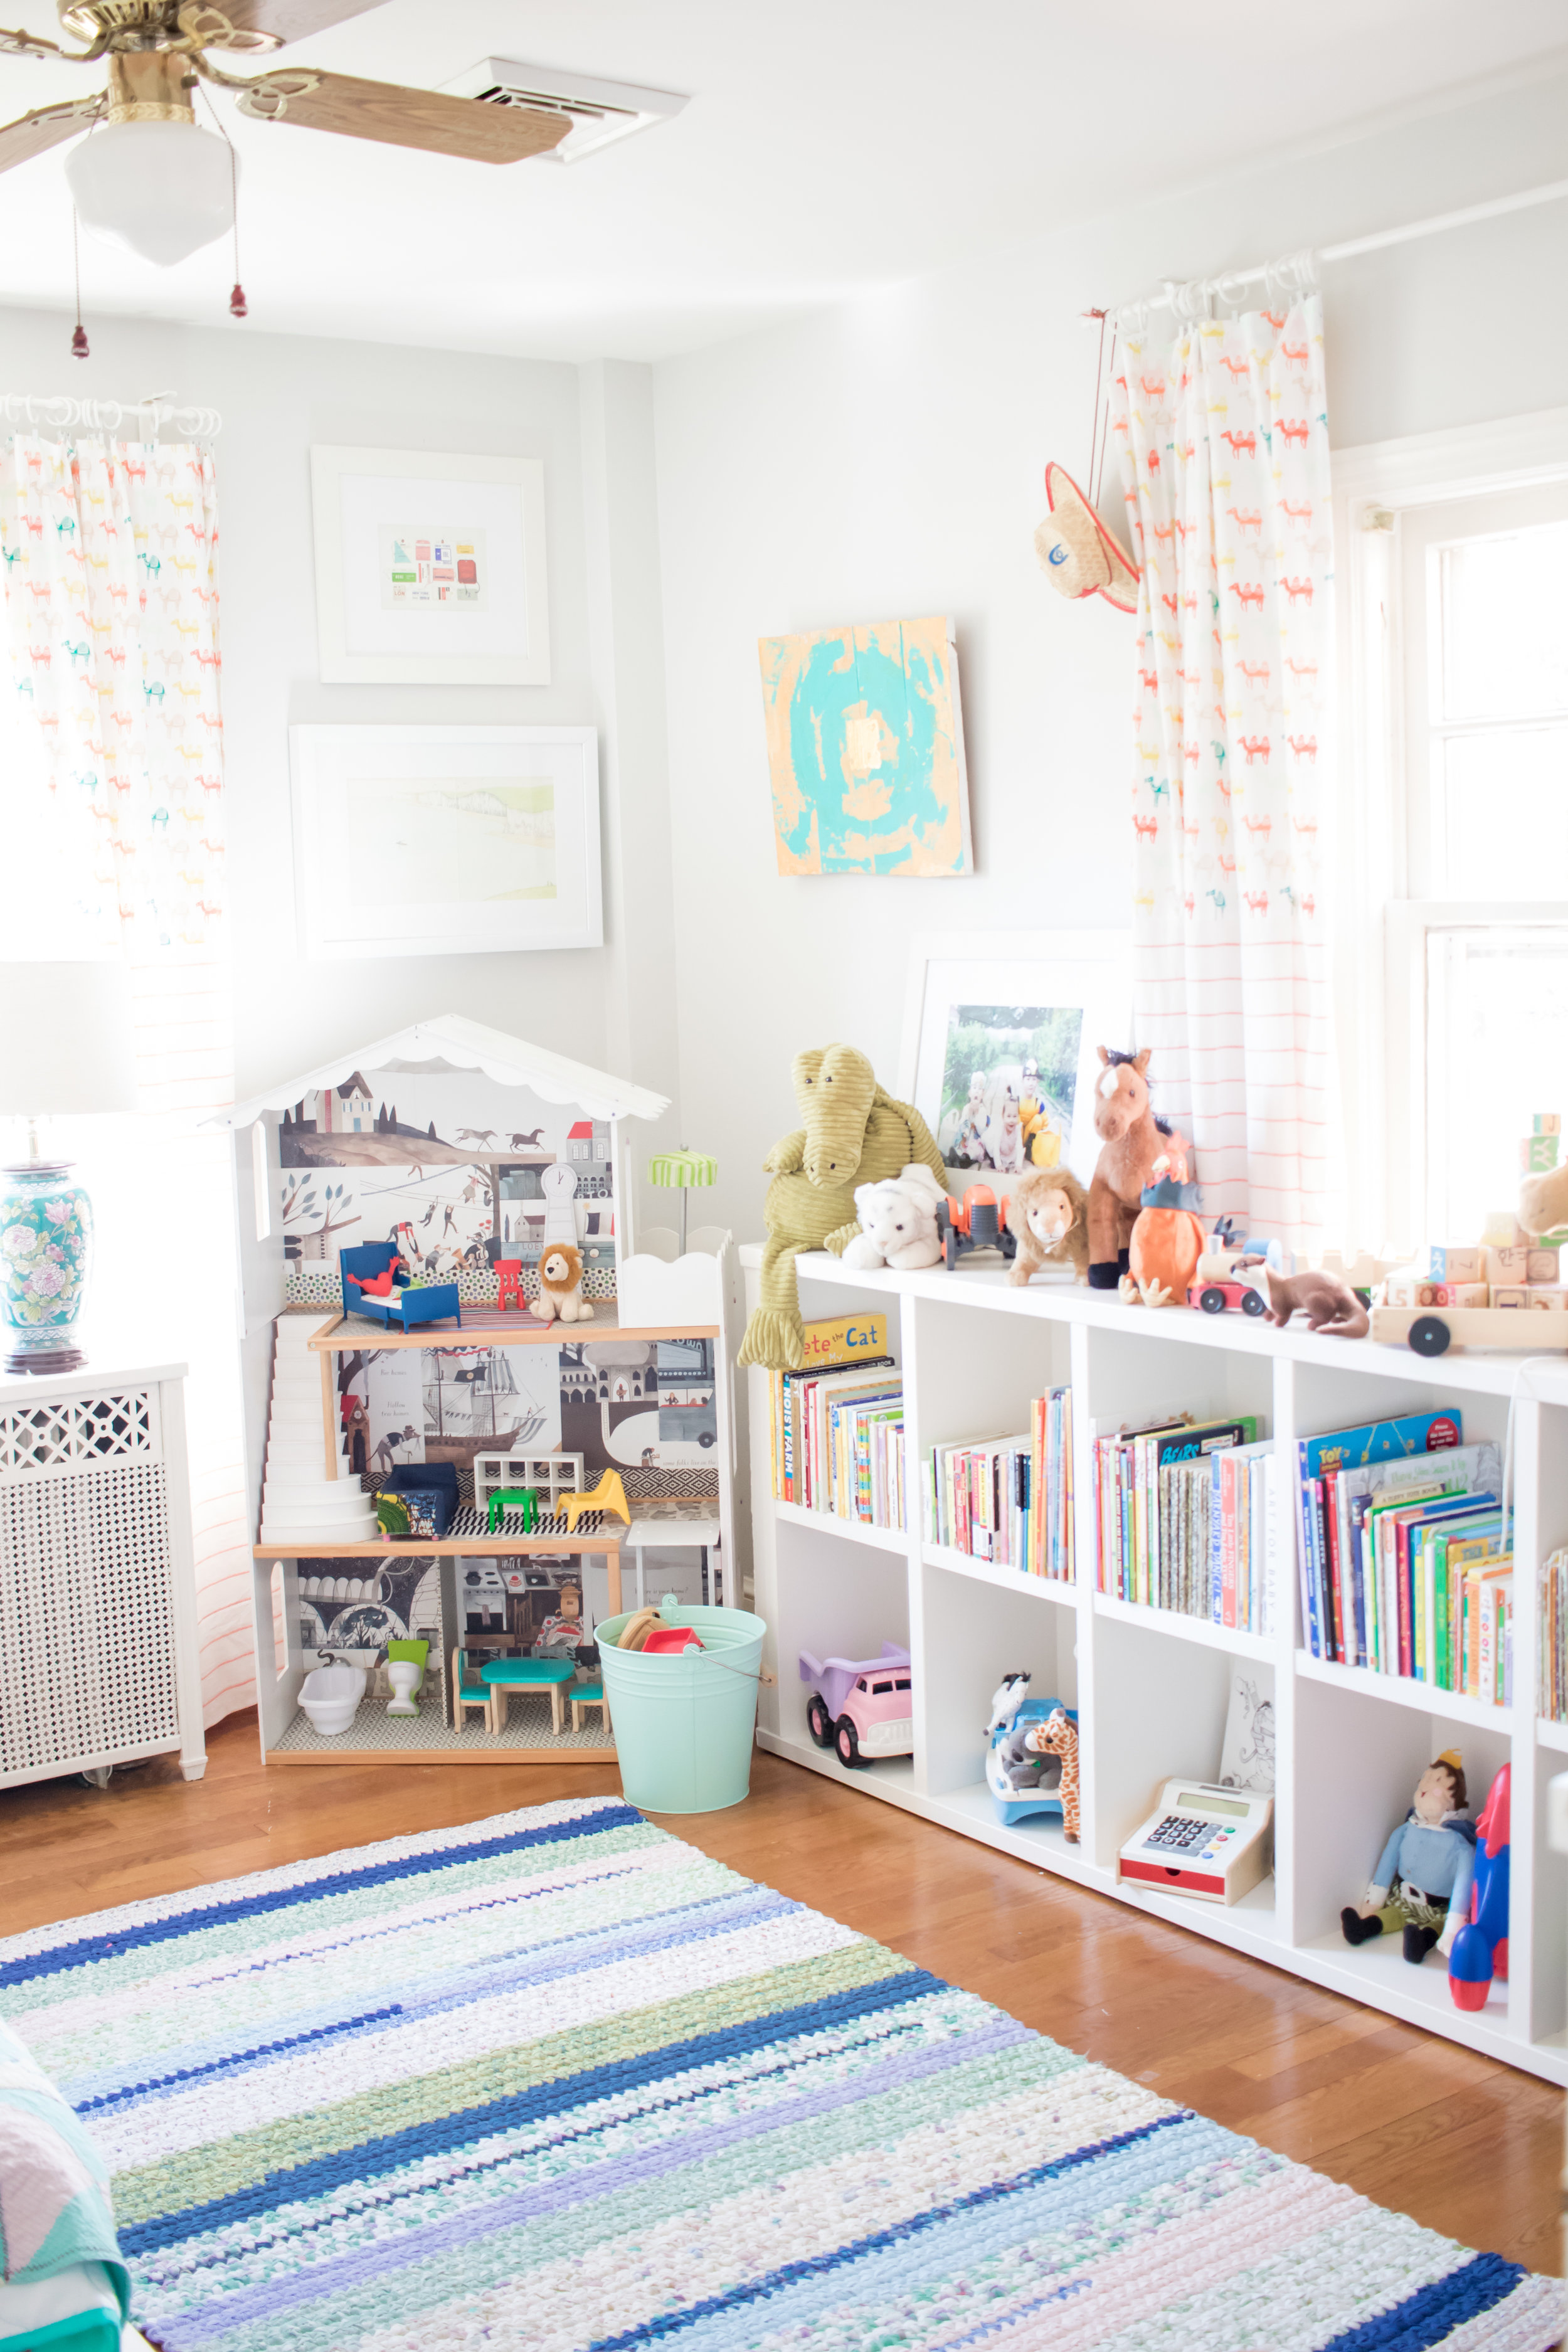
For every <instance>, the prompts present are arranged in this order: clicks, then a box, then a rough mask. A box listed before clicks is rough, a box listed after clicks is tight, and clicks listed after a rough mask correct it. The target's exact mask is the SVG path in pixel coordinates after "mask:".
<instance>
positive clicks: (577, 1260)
mask: <svg viewBox="0 0 1568 2352" xmlns="http://www.w3.org/2000/svg"><path fill="white" fill-rule="evenodd" d="M531 1312H532V1313H533V1314H535V1315H537V1316H538V1318H539V1319H540V1321H541V1322H542V1323H553V1322H555V1321H557V1320H559V1321H561V1322H563V1323H591V1322H592V1321H593V1319H594V1310H593V1308H592V1307H590V1306H589V1304H588V1302H587V1300H586V1299H585V1298H584V1296H583V1253H582V1251H581V1250H577V1249H574V1248H573V1247H572V1245H571V1244H570V1243H568V1242H552V1244H550V1247H549V1248H548V1249H547V1250H546V1251H545V1253H544V1255H543V1256H542V1258H541V1259H540V1261H539V1296H538V1297H537V1298H536V1299H535V1300H534V1301H533V1305H532V1307H531Z"/></svg>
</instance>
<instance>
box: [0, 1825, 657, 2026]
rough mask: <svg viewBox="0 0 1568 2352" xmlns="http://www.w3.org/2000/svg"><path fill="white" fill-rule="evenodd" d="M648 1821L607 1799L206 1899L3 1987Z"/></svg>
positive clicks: (91, 1939) (6, 1980)
mask: <svg viewBox="0 0 1568 2352" xmlns="http://www.w3.org/2000/svg"><path fill="white" fill-rule="evenodd" d="M645 1826H646V1824H645V1823H644V1821H643V1817H642V1815H641V1814H640V1813H639V1812H637V1811H634V1809H633V1808H632V1807H631V1806H630V1805H606V1806H605V1809H604V1811H602V1812H597V1813H583V1814H579V1815H578V1816H577V1818H576V1819H575V1820H574V1821H570V1822H545V1823H544V1825H543V1827H542V1828H541V1829H536V1830H513V1831H512V1832H510V1834H509V1835H507V1836H506V1837H497V1838H479V1839H477V1840H476V1841H475V1843H473V1844H472V1845H459V1846H450V1845H447V1846H438V1847H437V1848H435V1849H434V1850H433V1851H432V1852H431V1853H410V1854H401V1855H399V1856H398V1858H397V1860H396V1861H395V1862H373V1863H367V1864H364V1865H363V1867H362V1868H360V1869H358V1870H344V1871H340V1872H338V1873H337V1874H336V1875H335V1876H333V1877H330V1878H312V1879H307V1880H306V1881H304V1882H303V1883H302V1884H301V1885H298V1886H275V1887H269V1888H268V1891H267V1893H266V1894H265V1895H242V1896H241V1897H240V1898H239V1900H238V1901H237V1902H234V1903H206V1904H202V1905H200V1906H197V1907H196V1908H195V1909H193V1910H190V1911H177V1912H175V1913H174V1915H173V1916H171V1917H169V1918H167V1919H148V1920H145V1921H144V1922H143V1923H142V1926H141V1927H122V1928H121V1929H120V1930H119V1931H118V1933H117V1934H115V1935H112V1936H83V1937H78V1938H77V1940H76V1941H75V1942H73V1943H69V1944H53V1945H51V1946H50V1947H49V1948H48V1949H47V1951H42V1952H34V1953H29V1954H28V1955H27V1957H26V1958H24V1959H19V1960H5V1961H3V1962H0V1991H3V1990H6V1989H7V1988H9V1987H10V1986H12V1985H22V1984H33V1983H36V1982H37V1979H39V1978H40V1977H50V1976H58V1975H60V1974H62V1973H63V1972H64V1970H66V1969H74V1968H79V1967H81V1966H82V1964H83V1963H84V1962H85V1961H88V1960H99V1959H102V1958H105V1957H106V1956H107V1955H108V1954H110V1953H112V1954H113V1955H114V1957H115V1958H117V1959H118V1958H121V1955H122V1954H124V1953H126V1952H134V1951H141V1950H145V1949H146V1948H148V1947H149V1946H150V1945H153V1944H167V1943H171V1942H173V1941H174V1939H175V1937H180V1936H194V1935H196V1934H199V1933H200V1931H201V1930H202V1929H203V1928H204V1927H227V1926H229V1925H231V1924H232V1923H233V1922H234V1921H235V1920H237V1919H255V1918H258V1917H260V1916H263V1915H264V1914H265V1913H268V1912H281V1911H292V1910H295V1909H297V1908H298V1907H299V1906H300V1905H301V1904H306V1903H321V1902H324V1901H326V1900H328V1899H329V1898H330V1897H331V1896H332V1895H354V1894H357V1893H359V1892H360V1890H361V1889H362V1888H364V1887H367V1886H388V1885H393V1884H394V1883H395V1882H396V1881H397V1880H399V1879H408V1878H427V1877H430V1876H432V1875H434V1874H435V1873H436V1872H437V1871H441V1870H452V1869H458V1868H461V1867H462V1865H463V1864H466V1863H470V1862H492V1861H494V1860H495V1859H496V1858H497V1856H498V1855H500V1854H506V1853H522V1852H524V1851H525V1850H526V1849H527V1848H529V1847H531V1846H547V1845H559V1844H562V1843H564V1842H565V1841H566V1840H568V1839H570V1838H580V1837H596V1836H597V1835H598V1833H599V1832H600V1831H601V1830H611V1829H632V1828H636V1829H642V1828H643V1827H645Z"/></svg>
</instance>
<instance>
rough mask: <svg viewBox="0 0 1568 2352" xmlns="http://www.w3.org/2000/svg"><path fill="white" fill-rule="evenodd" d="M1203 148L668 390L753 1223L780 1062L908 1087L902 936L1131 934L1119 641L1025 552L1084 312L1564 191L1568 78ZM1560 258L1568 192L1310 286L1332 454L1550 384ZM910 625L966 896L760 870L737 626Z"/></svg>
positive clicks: (697, 1083)
mask: <svg viewBox="0 0 1568 2352" xmlns="http://www.w3.org/2000/svg"><path fill="white" fill-rule="evenodd" d="M1194 135H1195V136H1206V137H1208V138H1209V140H1210V142H1211V144H1210V147H1209V150H1208V154H1209V156H1212V157H1215V159H1216V162H1215V167H1214V168H1213V169H1212V170H1205V155H1204V154H1202V153H1194V180H1197V179H1200V178H1203V177H1208V178H1209V179H1210V182H1211V184H1209V185H1207V186H1205V187H1200V188H1198V189H1196V190H1195V191H1194V193H1192V194H1188V195H1186V196H1184V197H1182V198H1180V199H1179V200H1175V201H1172V202H1167V203H1164V204H1161V205H1146V206H1142V207H1141V208H1139V209H1137V210H1135V211H1131V212H1128V213H1126V214H1124V215H1119V216H1116V217H1113V218H1110V219H1105V220H1101V221H1097V222H1094V223H1091V224H1089V225H1088V226H1084V227H1081V228H1079V229H1075V230H1072V231H1068V232H1063V233H1060V234H1058V235H1056V236H1040V237H1037V238H1034V239H1031V240H1028V241H1024V242H1020V243H1019V244H1017V245H1016V246H1013V247H1009V248H1008V249H1006V250H1005V251H1003V252H998V253H994V254H992V255H990V256H988V257H985V258H984V260H982V261H973V262H970V263H967V264H965V265H964V266H963V267H962V268H952V269H949V270H944V271H942V272H941V273H938V274H933V275H929V276H925V277H920V278H912V279H911V280H910V281H909V282H908V283H907V284H905V285H902V286H900V287H899V288H897V289H893V290H890V291H889V292H887V293H886V294H884V295H882V296H880V297H879V298H878V299H874V300H868V301H866V302H864V303H861V304H859V305H858V306H856V307H855V308H853V309H850V310H841V311H837V312H834V313H832V314H827V315H824V316H822V317H819V318H817V319H815V320H809V321H807V322H806V323H805V324H803V325H799V326H795V327H791V328H786V329H781V330H779V331H776V332H773V333H769V334H760V335H752V336H750V337H747V338H746V339H744V340H742V341H736V342H733V343H731V344H728V345H725V346H722V347H721V348H719V349H717V350H709V351H704V352H696V353H693V354H691V355H690V356H689V357H686V358H682V359H679V360H673V361H669V362H665V363H663V364H662V365H661V366H660V367H659V368H658V370H657V372H656V392H655V399H656V415H657V427H658V472H659V526H660V534H661V540H662V546H663V554H664V567H665V571H664V577H665V637H666V648H667V666H668V710H669V748H670V776H671V787H670V791H671V824H672V849H673V874H674V890H675V919H676V926H677V931H678V935H679V940H680V955H679V974H680V996H679V1027H680V1047H681V1055H680V1080H681V1083H680V1100H681V1110H682V1118H683V1123H684V1126H685V1129H686V1130H687V1136H686V1139H687V1140H688V1141H689V1143H691V1144H692V1145H694V1146H698V1147H700V1148H702V1149H704V1150H711V1151H714V1152H716V1153H717V1154H718V1155H719V1158H720V1162H721V1186H720V1192H719V1194H718V1196H717V1200H716V1210H717V1213H718V1214H719V1215H720V1216H721V1218H722V1219H723V1220H724V1221H725V1222H728V1223H732V1224H733V1225H734V1227H735V1229H736V1230H737V1232H738V1233H740V1234H742V1235H752V1234H756V1233H757V1232H758V1231H760V1228H761V1222H762V1218H761V1209H762V1198H763V1187H764V1182H765V1180H764V1179H763V1175H762V1173H761V1171H760V1166H759V1163H760V1161H761V1160H762V1158H763V1153H764V1151H765V1150H767V1148H768V1146H769V1144H770V1143H771V1142H772V1141H773V1139H774V1137H775V1136H777V1135H779V1134H781V1133H783V1132H784V1130H785V1129H788V1128H790V1127H792V1126H793V1125H794V1124H795V1109H794V1105H793V1101H792V1098H791V1096H790V1091H789V1084H788V1066H789V1061H790V1057H791V1055H792V1054H793V1053H794V1052H795V1050H796V1049H797V1048H798V1047H799V1046H801V1045H812V1044H824V1043H826V1042H827V1041H828V1040H829V1039H831V1038H834V1037H844V1038H847V1039H848V1040H850V1041H851V1042H853V1043H855V1044H858V1045H861V1046H863V1047H864V1048H865V1049H866V1050H867V1051H868V1053H869V1054H870V1055H872V1057H873V1059H874V1061H875V1063H876V1065H877V1068H878V1073H879V1076H881V1077H882V1079H883V1081H884V1083H885V1084H892V1083H894V1081H895V1080H896V1076H897V1071H896V1062H897V1055H898V1046H899V1031H900V1014H901V1008H902V1003H903V992H904V977H905V971H906V964H907V958H908V951H909V943H910V939H911V937H912V935H913V934H915V933H916V932H918V931H922V930H934V929H965V930H984V929H989V928H993V927H995V928H1000V927H1004V926H1005V927H1006V928H1008V929H1031V928H1048V927H1050V926H1053V925H1061V926H1065V925H1072V926H1074V927H1078V928H1083V927H1088V926H1094V925H1102V924H1107V925H1108V924H1120V923H1121V922H1124V921H1125V919H1126V900H1127V894H1128V887H1129V871H1130V867H1129V860H1128V847H1129V844H1130V841H1131V835H1130V832H1129V828H1128V802H1127V796H1126V795H1127V782H1128V772H1127V761H1126V744H1127V740H1128V710H1129V707H1130V696H1129V692H1128V687H1129V670H1130V667H1131V628H1132V624H1131V621H1129V620H1128V619H1126V618H1125V617H1123V616H1121V615H1119V614H1116V613H1114V612H1112V611H1111V610H1110V608H1109V607H1108V606H1106V605H1104V604H1101V603H1100V600H1099V599H1098V598H1096V599H1092V600H1090V602H1089V604H1084V605H1076V606H1068V605H1066V604H1062V603H1061V602H1060V600H1059V599H1058V597H1057V596H1056V595H1055V594H1054V593H1052V591H1051V589H1050V588H1049V586H1048V585H1047V583H1046V582H1045V580H1044V578H1043V577H1042V575H1041V573H1040V572H1039V569H1038V567H1037V562H1036V559H1035V554H1034V550H1033V546H1032V543H1031V542H1032V534H1033V530H1034V527H1035V524H1036V522H1037V520H1038V519H1039V517H1040V515H1041V514H1042V512H1043V511H1044V492H1043V488H1042V486H1041V475H1042V471H1043V468H1044V466H1045V463H1046V460H1047V458H1049V457H1057V458H1059V459H1060V460H1061V461H1062V462H1063V463H1065V464H1066V465H1068V467H1069V468H1071V469H1072V470H1074V471H1075V472H1078V473H1080V474H1081V473H1082V471H1083V470H1084V467H1085V464H1086V460H1087V454H1088V441H1089V419H1090V408H1091V403H1092V394H1093V385H1094V366H1095V331H1094V330H1093V329H1092V328H1091V327H1089V326H1088V325H1085V324H1084V323H1083V322H1082V320H1081V319H1080V315H1079V314H1080V313H1081V312H1082V311H1083V310H1086V309H1087V308H1088V307H1089V305H1090V304H1092V303H1100V304H1104V303H1114V302H1117V301H1121V300H1126V299H1131V298H1133V297H1135V296H1137V295H1139V294H1141V293H1142V292H1145V291H1147V290H1150V289H1152V288H1153V287H1155V286H1156V285H1157V284H1158V282H1159V281H1160V279H1161V278H1163V277H1166V276H1173V277H1178V278H1189V277H1199V276H1208V275H1212V274H1213V273H1215V271H1217V270H1220V269H1223V268H1243V267H1246V266H1247V265H1250V264H1253V263H1256V262H1258V261H1261V260H1266V259H1268V258H1269V257H1273V256H1276V255H1279V254H1283V253H1288V252H1291V251H1295V250H1297V249H1299V248H1300V247H1304V246H1314V247H1316V246H1320V245H1322V244H1327V243H1331V242H1333V241H1335V240H1338V239H1341V238H1345V237H1351V236H1358V235H1361V234H1363V233H1365V232H1367V231H1370V230H1374V229H1380V228H1384V227H1386V226H1392V225H1393V224H1394V223H1396V222H1399V221H1406V220H1415V219H1419V218H1421V217H1423V216H1424V215H1431V214H1436V213H1442V212H1447V211H1449V210H1452V209H1455V208H1457V207H1458V206H1460V205H1466V204H1469V203H1474V202H1479V201H1481V200H1483V199H1486V198H1489V197H1491V196H1494V195H1498V194H1505V193H1507V192H1509V191H1511V190H1513V189H1518V188H1523V187H1529V186H1531V185H1534V184H1542V183H1545V182H1549V181H1552V180H1556V179H1561V178H1563V177H1564V176H1565V175H1568V79H1564V78H1563V77H1559V78H1557V79H1554V80H1551V81H1545V82H1542V83H1539V84H1537V85H1536V86H1535V87H1534V88H1532V89H1528V90H1525V91H1516V92H1513V93H1511V94H1509V95H1507V96H1502V97H1494V98H1492V99H1490V100H1487V101H1485V102H1484V103H1480V104H1477V105H1474V106H1471V107H1468V108H1466V109H1463V110H1457V111H1453V112H1449V113H1447V114H1441V115H1434V116H1430V117H1428V118H1426V119H1424V120H1417V121H1409V122H1407V123H1405V124H1404V125H1403V126H1400V127H1394V128H1384V129H1383V130H1381V131H1379V132H1378V133H1377V134H1376V135H1375V136H1369V137H1367V138H1365V139H1364V140H1363V141H1361V142H1357V143H1352V144H1350V145H1345V146H1342V147H1340V148H1339V149H1337V150H1335V151H1332V152H1328V151H1325V152H1320V153H1317V154H1312V155H1307V156H1298V157H1295V158H1290V157H1286V158H1283V159H1281V160H1280V161H1279V163H1277V164H1275V165H1273V166H1272V167H1270V168H1269V169H1268V170H1267V171H1258V172H1255V173H1252V174H1250V175H1249V176H1248V177H1247V178H1245V179H1239V180H1237V179H1232V180H1230V181H1228V182H1227V181H1226V179H1225V178H1224V176H1223V143H1222V142H1223V126H1214V127H1212V128H1210V127H1208V126H1200V127H1199V128H1198V130H1197V131H1195V132H1194ZM1118 136H1119V133H1118V130H1117V126H1116V124H1115V122H1114V120H1113V119H1111V118H1108V120H1107V125H1106V151H1105V152H1106V181H1105V186H1106V193H1107V194H1111V193H1113V191H1114V185H1115V157H1116V144H1117V138H1118ZM916 233H918V232H912V235H913V234H916ZM1565 258H1568V205H1561V204H1559V205H1552V206H1549V207H1545V208H1542V210H1540V211H1537V212H1533V213H1525V214H1521V215H1513V216H1510V217H1508V218H1504V219H1500V220H1497V221H1493V222H1491V223H1489V224H1487V225H1485V226H1478V227H1473V228H1470V229H1468V230H1465V231H1462V232H1459V233H1456V234H1450V235H1447V236H1443V237H1441V238H1436V239H1434V240H1431V241H1430V242H1427V243H1425V244H1415V245H1410V246H1407V247H1401V248H1394V249H1392V250H1390V251H1386V252H1384V253H1381V254H1378V255H1375V256H1371V257H1365V258H1363V259H1361V260H1359V261H1356V262H1352V263H1348V264H1342V265H1338V266H1335V267H1334V268H1331V269H1330V270H1328V271H1327V272H1326V273H1325V297H1326V306H1327V324H1328V337H1329V385H1330V427H1331V436H1332V438H1333V440H1334V442H1335V444H1336V446H1348V445H1349V444H1352V443H1356V442H1361V441H1366V440H1372V439H1377V438H1382V437H1384V436H1394V435H1399V434H1405V433H1415V432H1423V431H1427V430H1431V429H1433V428H1436V427H1437V426H1440V425H1447V424H1466V423H1470V422H1474V421H1477V420H1479V419H1482V418H1487V417H1492V416H1497V415H1512V414H1515V413H1518V412H1521V411H1525V410H1530V409H1536V408H1542V407H1547V406H1551V405H1553V404H1557V403H1560V402H1562V401H1563V400H1564V399H1565V398H1568V320H1565V318H1564V315H1563V309H1562V306H1561V304H1560V303H1559V302H1558V301H1557V300H1556V299H1555V296H1556V289H1557V288H1558V286H1559V285H1560V284H1561V281H1562V275H1563V261H1564V259H1565ZM1118 498H1119V494H1118ZM1116 502H1118V500H1108V501H1107V503H1108V504H1111V503H1116ZM920 613H952V614H955V615H956V617H957V621H958V641H959V655H960V670H961V676H962V681H963V707H964V731H965V737H966V740H967V746H968V757H969V772H970V790H971V799H972V806H973V827H974V848H975V866H976V872H975V875H974V877H973V878H972V879H970V880H966V881H950V882H913V881H894V880H879V881H871V880H862V879H860V878H858V877H850V878H834V879H826V878H815V877H813V878H801V877H792V878H789V879H784V878H781V877H779V875H778V873H777V871H776V866H775V863H774V856H773V826H772V815H771V808H770V802H769V793H768V780H767V768H766V760H765V756H764V751H763V719H762V703H761V694H760V689H759V684H758V675H757V651H756V645H757V639H758V637H759V636H762V635H768V634H772V633H774V632H778V631H782V630H790V629H803V628H813V627H819V626H824V625H832V624H835V623H838V622H843V621H848V620H874V619H886V618H891V617H894V616H898V615H911V614H920Z"/></svg>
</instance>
